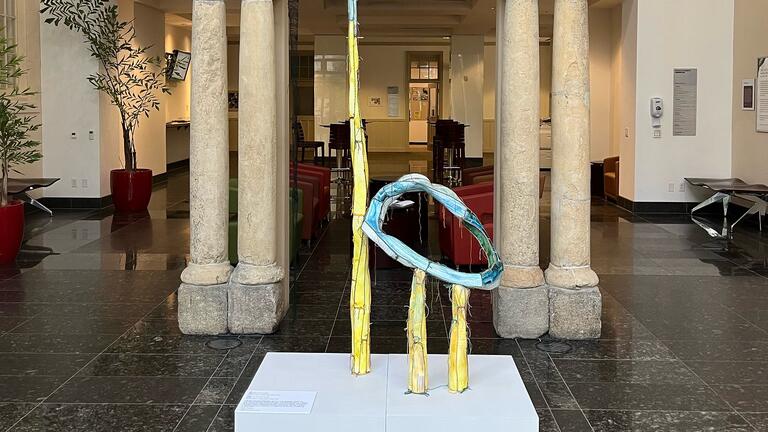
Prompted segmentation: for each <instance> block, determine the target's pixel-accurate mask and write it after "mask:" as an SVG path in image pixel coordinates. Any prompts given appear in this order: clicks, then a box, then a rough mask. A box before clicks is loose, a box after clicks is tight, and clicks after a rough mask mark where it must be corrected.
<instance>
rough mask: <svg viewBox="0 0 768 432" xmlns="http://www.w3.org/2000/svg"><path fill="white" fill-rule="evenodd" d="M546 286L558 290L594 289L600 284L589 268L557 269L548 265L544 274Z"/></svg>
mask: <svg viewBox="0 0 768 432" xmlns="http://www.w3.org/2000/svg"><path fill="white" fill-rule="evenodd" d="M544 275H545V278H546V280H547V285H550V286H555V287H559V288H570V289H574V288H589V287H596V286H597V284H598V283H599V282H600V279H599V278H598V277H597V273H595V272H594V270H592V268H591V267H589V266H586V267H559V266H556V265H554V264H549V268H548V269H547V271H546V272H545V274H544Z"/></svg>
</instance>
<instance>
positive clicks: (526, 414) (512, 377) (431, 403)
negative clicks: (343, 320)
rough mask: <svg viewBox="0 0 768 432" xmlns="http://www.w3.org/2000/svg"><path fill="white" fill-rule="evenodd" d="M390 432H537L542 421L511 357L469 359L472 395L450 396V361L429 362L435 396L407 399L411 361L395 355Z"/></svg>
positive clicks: (391, 364)
mask: <svg viewBox="0 0 768 432" xmlns="http://www.w3.org/2000/svg"><path fill="white" fill-rule="evenodd" d="M387 381H388V382H389V384H388V387H387V431H388V432H390V431H391V432H395V431H406V430H415V431H422V430H446V431H449V430H456V431H458V430H468V431H473V430H474V431H515V432H528V431H530V432H537V431H538V430H539V417H538V415H537V414H536V409H535V408H534V407H533V403H532V402H531V399H530V397H529V396H528V392H527V391H526V390H525V385H524V384H523V380H522V379H521V378H520V374H519V373H518V372H517V366H516V365H515V361H514V360H513V359H512V357H509V356H484V355H472V356H470V357H469V389H468V390H467V391H465V392H464V393H460V394H454V393H451V392H449V391H448V356H447V355H444V354H432V355H430V356H429V388H431V389H432V390H430V391H429V396H424V395H415V394H406V393H405V391H404V390H406V389H407V383H408V356H406V355H405V354H390V356H389V377H388V379H387Z"/></svg>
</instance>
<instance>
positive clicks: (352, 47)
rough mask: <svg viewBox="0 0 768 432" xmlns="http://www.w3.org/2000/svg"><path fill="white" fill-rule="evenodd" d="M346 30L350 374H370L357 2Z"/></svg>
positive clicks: (351, 2)
mask: <svg viewBox="0 0 768 432" xmlns="http://www.w3.org/2000/svg"><path fill="white" fill-rule="evenodd" d="M347 9H348V14H349V31H348V33H347V44H348V49H349V58H348V72H349V118H350V122H349V126H350V137H351V138H352V139H350V140H349V141H350V146H351V151H352V179H353V184H352V241H353V250H352V292H351V295H350V299H349V312H350V317H351V320H352V358H351V366H352V374H354V375H365V374H367V373H368V372H370V371H371V341H370V332H371V329H370V327H371V275H370V273H369V272H368V239H367V238H366V237H365V235H364V234H363V219H364V218H365V212H366V208H367V206H368V156H367V154H366V145H365V133H364V131H363V122H362V118H361V117H360V101H359V94H358V93H359V77H360V55H359V52H358V44H357V36H358V35H357V0H348V7H347Z"/></svg>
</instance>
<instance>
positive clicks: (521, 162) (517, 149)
mask: <svg viewBox="0 0 768 432" xmlns="http://www.w3.org/2000/svg"><path fill="white" fill-rule="evenodd" d="M503 14H504V22H503V27H502V29H501V32H500V34H499V37H498V38H497V41H498V42H497V43H499V44H501V50H502V58H501V59H500V62H501V78H500V81H501V85H500V89H499V90H500V95H499V96H500V100H497V103H500V104H501V110H500V118H499V121H500V122H501V128H500V136H499V138H500V140H499V146H498V153H497V155H498V157H497V160H496V168H497V170H498V181H497V183H496V188H497V193H498V194H499V215H498V217H497V218H496V222H497V225H496V226H497V227H498V228H497V229H496V230H495V235H496V236H497V242H496V244H497V245H498V247H499V253H500V255H501V259H502V261H503V262H504V274H503V275H502V280H501V287H500V288H499V289H497V290H496V291H495V294H494V302H493V306H494V325H495V327H496V331H497V332H498V333H499V334H500V335H502V336H504V337H523V338H535V337H538V336H541V335H542V334H544V333H546V332H547V330H548V328H549V299H548V294H547V289H546V287H545V286H544V273H543V272H542V271H541V268H540V267H539V122H540V118H539V105H540V95H539V92H540V89H539V81H540V78H539V76H540V73H539V1H538V0H506V1H505V5H504V10H503Z"/></svg>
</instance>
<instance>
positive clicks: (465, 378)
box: [362, 174, 503, 394]
mask: <svg viewBox="0 0 768 432" xmlns="http://www.w3.org/2000/svg"><path fill="white" fill-rule="evenodd" d="M409 192H424V193H428V194H430V195H432V197H433V198H434V199H435V200H436V201H437V202H438V203H440V204H441V205H443V206H444V207H445V208H446V209H447V210H448V211H449V212H451V214H453V215H454V216H455V217H457V218H459V220H461V221H462V223H463V225H464V227H466V228H467V230H468V231H469V232H470V233H471V234H472V235H473V236H474V237H475V238H476V239H477V240H478V242H479V243H480V247H481V248H482V249H483V252H484V253H485V254H486V256H487V257H488V268H487V269H486V270H484V271H483V272H481V273H463V272H459V271H457V270H453V269H451V268H448V267H446V266H444V265H442V264H440V263H436V262H432V261H430V260H429V259H427V258H426V257H423V256H421V255H419V254H418V253H416V252H415V251H414V250H412V249H411V248H410V247H408V246H407V245H405V243H403V242H402V241H400V240H399V239H397V238H395V237H392V236H390V235H388V234H386V233H384V231H383V229H382V227H383V224H384V219H385V217H386V215H387V211H388V209H389V207H390V206H391V205H392V204H393V203H395V202H396V201H397V200H398V198H399V197H400V196H401V195H403V194H405V193H409ZM362 229H363V231H364V232H365V235H366V236H367V237H368V238H369V239H371V241H373V242H374V243H376V245H378V246H379V247H380V248H381V249H382V250H383V251H384V252H385V253H386V254H387V255H389V256H390V257H392V259H394V260H397V261H398V262H400V263H401V264H403V265H405V266H407V267H410V268H413V269H414V274H413V281H412V283H411V298H410V304H409V310H408V327H407V331H408V369H409V380H408V390H409V391H410V392H412V393H419V394H424V393H427V390H428V389H429V387H428V374H427V334H426V304H425V302H426V301H425V297H426V294H425V291H424V279H425V277H426V275H430V276H433V277H435V278H437V279H439V280H441V281H444V282H447V283H450V284H452V285H451V303H452V308H451V311H452V316H453V319H452V323H451V332H450V345H449V352H448V389H449V390H450V391H451V392H454V393H461V392H463V391H464V390H466V389H467V388H468V386H469V371H468V358H467V354H468V342H467V308H468V305H469V289H470V288H473V289H482V290H492V289H494V288H497V287H498V286H499V282H500V280H501V273H502V271H503V265H502V263H501V259H500V257H499V255H498V253H497V252H496V250H495V249H494V248H493V245H492V244H491V240H490V238H489V237H488V234H487V233H486V232H485V229H484V228H483V224H482V223H481V222H480V220H479V219H478V218H477V216H476V215H475V214H474V213H472V211H471V210H469V209H468V208H467V206H466V205H464V203H463V202H462V201H461V199H459V197H458V196H457V195H456V193H454V192H453V191H452V190H450V189H448V188H446V187H445V186H442V185H439V184H432V183H431V182H430V181H429V179H427V178H426V177H424V176H422V175H420V174H409V175H406V176H403V177H401V178H400V179H399V180H398V181H396V182H394V183H390V184H388V185H386V186H384V187H383V188H382V189H381V190H380V191H379V192H378V193H377V194H376V196H375V197H373V198H372V199H371V203H370V205H369V207H368V213H367V214H366V216H365V221H364V224H363V226H362Z"/></svg>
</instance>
